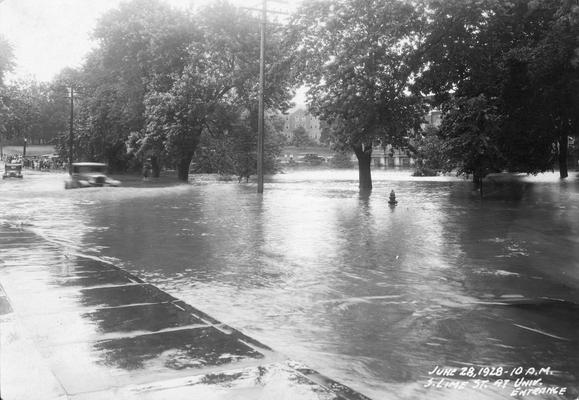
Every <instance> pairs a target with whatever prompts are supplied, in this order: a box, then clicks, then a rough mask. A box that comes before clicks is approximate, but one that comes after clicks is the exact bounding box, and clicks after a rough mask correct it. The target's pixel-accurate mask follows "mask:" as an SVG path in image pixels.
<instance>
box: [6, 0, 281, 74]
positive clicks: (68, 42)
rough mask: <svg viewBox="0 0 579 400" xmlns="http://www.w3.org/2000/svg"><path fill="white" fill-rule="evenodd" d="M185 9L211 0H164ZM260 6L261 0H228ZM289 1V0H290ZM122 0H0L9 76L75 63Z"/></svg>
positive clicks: (46, 71)
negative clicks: (10, 56)
mask: <svg viewBox="0 0 579 400" xmlns="http://www.w3.org/2000/svg"><path fill="white" fill-rule="evenodd" d="M164 1H165V2H167V3H169V4H171V5H172V6H175V7H179V8H183V9H187V8H190V7H195V6H199V5H202V4H206V3H208V2H210V1H213V0H164ZM230 1H231V2H232V3H234V4H237V5H246V6H256V7H257V6H259V4H261V1H260V0H230ZM290 1H291V0H290ZM121 2H123V0H0V34H1V35H3V36H4V37H5V38H6V39H7V40H8V41H9V42H10V43H11V44H12V46H13V48H14V54H15V57H16V63H17V67H16V70H15V71H14V74H13V75H12V76H8V78H11V77H12V78H14V77H17V78H26V77H31V78H33V79H37V80H40V81H49V80H51V79H52V78H53V77H54V76H55V75H56V74H57V73H58V72H59V71H60V70H62V69H63V68H64V67H67V66H70V67H78V66H80V65H81V63H82V61H83V57H84V56H85V55H86V54H87V53H88V51H89V50H90V48H91V46H92V43H91V42H90V39H89V38H90V34H91V31H92V30H93V29H94V27H95V26H96V23H97V20H98V18H99V17H100V16H101V15H102V14H103V13H105V12H106V11H107V10H110V9H113V8H116V7H118V5H119V4H120V3H121Z"/></svg>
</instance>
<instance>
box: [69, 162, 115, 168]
mask: <svg viewBox="0 0 579 400" xmlns="http://www.w3.org/2000/svg"><path fill="white" fill-rule="evenodd" d="M72 165H73V166H78V167H106V166H107V165H106V164H105V163H97V162H79V163H72Z"/></svg>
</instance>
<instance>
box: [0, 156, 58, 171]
mask: <svg viewBox="0 0 579 400" xmlns="http://www.w3.org/2000/svg"><path fill="white" fill-rule="evenodd" d="M4 162H5V163H6V164H22V166H23V167H24V168H31V169H34V170H38V171H50V170H55V169H65V168H66V165H65V163H64V162H63V161H62V160H60V159H58V158H47V157H41V158H37V157H33V158H28V157H23V156H22V155H21V154H8V155H6V156H5V157H4Z"/></svg>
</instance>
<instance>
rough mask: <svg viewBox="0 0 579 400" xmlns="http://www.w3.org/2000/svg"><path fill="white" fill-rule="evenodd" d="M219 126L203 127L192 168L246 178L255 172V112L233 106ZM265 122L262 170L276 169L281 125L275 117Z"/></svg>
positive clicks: (274, 170)
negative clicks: (244, 110) (233, 108)
mask: <svg viewBox="0 0 579 400" xmlns="http://www.w3.org/2000/svg"><path fill="white" fill-rule="evenodd" d="M220 121H221V126H218V127H215V126H214V127H212V129H211V130H206V131H205V132H203V134H202V136H201V142H200V144H199V146H198V148H197V150H196V152H195V157H194V158H193V163H194V165H195V172H203V173H219V174H233V175H235V176H237V178H238V180H239V181H241V180H242V179H245V180H246V181H248V180H249V177H250V176H251V175H254V174H256V172H257V151H256V150H257V129H256V128H257V127H256V124H257V116H256V115H251V114H250V113H249V112H239V111H238V110H233V111H232V112H230V114H229V118H228V117H227V116H225V115H224V117H223V118H221V119H220ZM265 122H266V124H265V143H264V172H265V173H266V174H268V173H275V172H277V170H278V168H279V166H278V161H277V160H278V157H279V156H280V154H281V152H282V150H283V141H284V136H283V135H282V134H281V130H282V129H281V128H282V127H283V125H279V124H276V119H275V117H268V118H267V119H266V121H265Z"/></svg>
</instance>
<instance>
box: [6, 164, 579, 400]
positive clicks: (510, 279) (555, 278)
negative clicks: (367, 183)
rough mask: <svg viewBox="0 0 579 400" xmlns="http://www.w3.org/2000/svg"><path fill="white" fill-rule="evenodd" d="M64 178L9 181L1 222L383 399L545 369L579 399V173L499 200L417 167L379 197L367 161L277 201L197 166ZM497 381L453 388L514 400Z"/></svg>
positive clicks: (278, 185)
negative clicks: (450, 379) (101, 182)
mask: <svg viewBox="0 0 579 400" xmlns="http://www.w3.org/2000/svg"><path fill="white" fill-rule="evenodd" d="M64 178H65V175H64V174H57V173H41V172H33V171H25V177H24V179H22V180H5V181H2V182H0V224H4V223H7V224H10V225H17V226H21V227H23V228H24V229H30V230H32V231H34V232H35V233H38V234H41V235H42V236H44V237H45V238H47V239H49V240H51V241H53V242H54V243H57V244H59V245H62V246H63V247H65V248H66V249H67V251H68V252H70V253H71V254H74V253H77V254H82V255H89V256H94V257H98V258H101V259H103V260H112V261H114V262H115V263H116V265H119V266H121V267H123V268H124V269H126V270H127V271H129V272H131V273H134V274H135V275H137V276H139V277H140V278H142V279H144V280H145V281H147V282H149V283H152V284H155V285H157V286H159V287H160V288H161V289H163V290H165V291H167V292H169V293H170V294H171V295H173V296H175V297H177V298H180V299H182V300H184V301H185V302H187V303H189V304H192V305H194V306H195V307H197V308H199V309H201V310H203V311H205V312H206V313H208V314H210V315H212V316H214V317H215V318H217V319H219V320H221V321H223V322H225V323H227V324H229V325H231V326H233V327H235V328H237V329H239V330H241V331H242V332H244V333H245V334H247V335H249V336H251V337H254V338H256V339H258V340H259V341H262V342H263V343H265V344H267V345H269V346H271V347H272V348H273V349H275V350H277V351H280V352H281V353H284V354H286V355H288V356H290V357H291V358H293V359H296V360H299V361H301V362H303V363H305V364H307V365H308V366H310V367H312V368H314V369H316V370H318V371H319V372H321V373H323V374H325V375H327V376H329V377H331V378H333V379H335V380H337V381H339V382H342V383H344V384H346V385H348V386H350V387H352V388H353V389H356V390H358V391H360V392H361V393H363V394H365V395H367V396H369V397H371V398H373V399H376V400H382V399H422V398H448V392H444V391H441V390H439V389H437V388H433V387H428V385H429V384H428V382H429V378H431V377H433V375H429V372H430V371H432V370H433V369H434V368H435V367H436V366H439V367H441V368H442V367H448V368H458V371H459V372H460V371H461V369H462V368H464V371H468V369H469V368H470V367H473V368H475V369H476V371H480V369H481V368H484V367H488V368H489V369H494V370H495V371H497V369H498V368H501V372H502V374H499V375H501V377H502V378H504V377H505V376H506V374H507V372H511V373H512V372H513V371H516V370H517V368H518V367H522V368H523V369H524V370H525V371H526V370H528V369H529V368H535V369H536V370H537V371H538V370H540V369H541V368H544V371H545V372H544V373H543V374H542V375H540V376H539V375H535V377H540V378H541V379H542V384H543V385H546V386H558V387H565V388H567V392H566V395H564V396H562V397H561V398H569V399H571V398H573V399H575V398H576V397H578V396H579V178H578V177H577V174H576V173H572V174H571V177H570V178H569V179H567V180H566V181H560V180H559V179H558V177H557V175H556V174H544V175H539V176H537V177H530V178H526V186H525V191H524V193H523V196H522V198H521V199H518V200H507V199H493V200H484V201H481V200H480V198H479V196H478V195H477V194H476V193H473V192H472V186H471V183H470V182H467V181H464V180H462V179H457V178H454V177H436V178H412V177H411V176H410V172H409V171H386V170H376V171H373V179H374V190H373V191H372V193H371V194H361V193H360V192H359V190H358V183H357V171H355V170H295V171H287V173H285V174H280V175H276V176H273V177H271V178H270V179H269V180H268V181H266V186H265V193H264V194H263V196H259V195H257V194H256V193H255V192H256V188H255V185H252V184H237V183H234V182H216V181H212V180H209V179H202V178H201V177H197V176H194V175H193V176H191V184H190V185H168V186H160V185H150V186H144V185H142V184H141V183H136V184H134V185H133V186H123V187H120V188H90V189H82V190H69V191H65V190H64V183H63V182H64ZM121 180H122V178H121ZM391 190H394V191H395V192H396V197H397V199H398V201H399V203H398V205H397V206H396V207H390V206H388V204H387V202H388V194H389V193H390V191H391ZM30 251H31V252H34V249H30ZM499 375H496V376H494V377H489V376H488V373H481V374H479V375H477V377H478V378H485V379H490V380H491V386H490V387H488V388H482V389H481V388H478V389H477V388H472V387H470V388H466V389H464V390H462V389H461V390H456V391H454V392H452V393H454V394H455V396H456V398H457V399H458V398H464V395H465V391H467V390H468V391H469V393H468V396H467V397H469V398H476V399H498V398H512V397H511V390H512V389H513V387H512V385H511V386H510V387H509V389H510V390H506V389H504V388H501V387H499V386H497V385H492V383H493V382H496V378H497V376H499ZM434 376H435V375H434ZM520 376H521V375H520V374H518V373H516V372H515V373H514V374H511V376H510V379H511V380H512V381H515V380H516V378H518V377H520ZM468 377H471V376H469V375H466V376H465V377H464V379H466V378H468ZM471 378H472V377H471ZM511 383H512V382H511ZM503 389H504V390H503ZM535 398H548V397H547V396H544V397H541V396H538V397H535ZM555 398H556V397H555Z"/></svg>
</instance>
